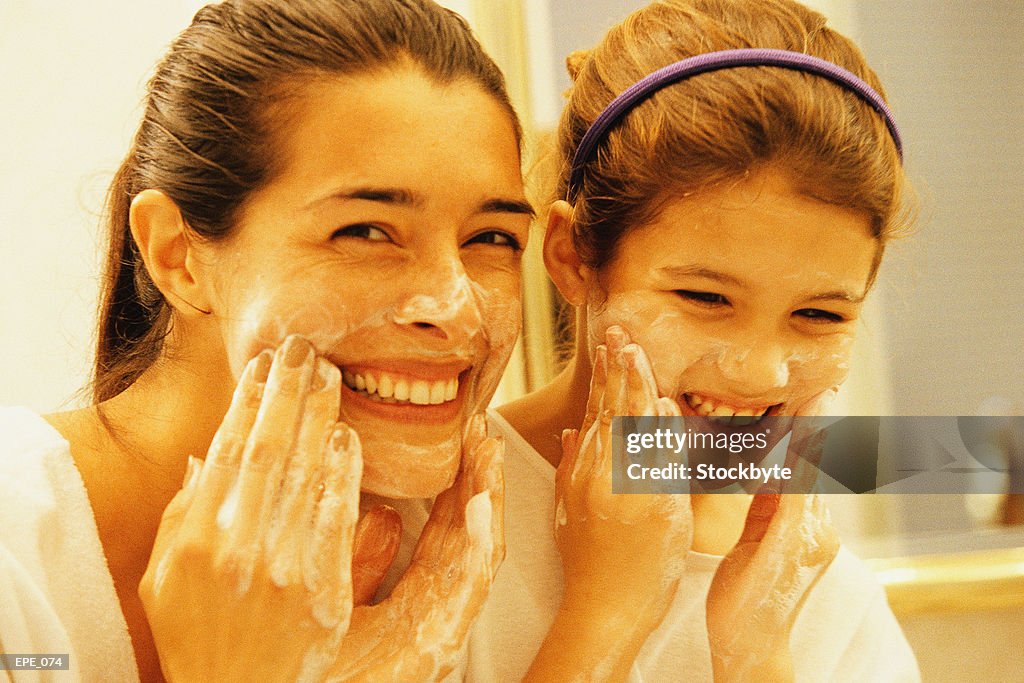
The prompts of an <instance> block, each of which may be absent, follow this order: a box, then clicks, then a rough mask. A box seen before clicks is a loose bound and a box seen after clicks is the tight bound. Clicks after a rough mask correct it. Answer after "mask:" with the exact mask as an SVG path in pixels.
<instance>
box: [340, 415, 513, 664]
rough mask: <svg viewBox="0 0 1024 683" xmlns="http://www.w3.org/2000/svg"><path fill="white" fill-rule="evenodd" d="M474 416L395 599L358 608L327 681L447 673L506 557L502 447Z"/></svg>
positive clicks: (396, 589)
mask: <svg viewBox="0 0 1024 683" xmlns="http://www.w3.org/2000/svg"><path fill="white" fill-rule="evenodd" d="M485 431H486V425H485V420H484V418H483V416H482V415H478V416H475V417H474V418H473V419H472V420H471V422H470V425H469V428H468V429H467V432H466V436H465V438H464V444H463V459H462V467H461V470H460V472H459V476H458V478H457V479H456V481H455V483H454V484H453V485H452V487H451V488H450V489H448V490H447V491H445V492H443V493H442V494H441V495H439V496H438V497H437V499H436V500H435V501H434V506H433V508H432V509H431V514H430V518H429V520H428V521H427V525H426V526H425V527H424V530H423V532H422V534H421V536H420V539H419V542H418V543H417V546H416V549H415V551H414V553H413V559H412V563H411V565H410V567H409V569H408V570H407V571H406V573H405V574H404V575H403V577H402V579H401V580H400V581H399V583H398V584H397V585H396V586H395V589H394V590H393V591H392V593H391V595H390V596H389V597H388V598H386V599H385V600H383V601H382V602H381V603H380V604H378V605H373V606H370V607H357V608H356V609H355V611H354V613H353V616H352V623H351V627H350V629H349V633H348V635H347V636H346V638H345V640H344V642H343V643H342V646H341V650H340V654H339V655H338V657H337V660H336V662H335V666H334V668H333V669H332V671H331V675H330V680H366V681H374V680H437V679H439V678H441V677H443V676H444V675H446V674H447V672H448V671H450V670H451V669H452V668H453V667H454V664H455V661H456V659H457V657H458V655H459V652H460V651H461V648H462V645H463V643H464V642H465V639H466V637H467V636H468V632H469V628H470V626H471V625H472V623H473V620H474V619H475V617H476V615H477V614H478V613H479V610H480V608H481V607H482V605H483V602H484V600H485V599H486V597H487V594H488V592H489V590H490V585H491V582H492V581H493V579H494V576H495V573H496V571H497V568H498V565H499V564H500V562H501V560H502V558H503V557H504V552H505V546H504V511H503V503H504V479H503V476H502V458H503V453H504V445H503V443H502V442H501V440H499V439H493V438H486V433H485Z"/></svg>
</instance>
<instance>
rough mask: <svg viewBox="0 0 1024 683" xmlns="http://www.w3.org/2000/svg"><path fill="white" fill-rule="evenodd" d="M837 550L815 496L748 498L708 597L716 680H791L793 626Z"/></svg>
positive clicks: (835, 537) (760, 495) (771, 494)
mask: <svg viewBox="0 0 1024 683" xmlns="http://www.w3.org/2000/svg"><path fill="white" fill-rule="evenodd" d="M723 495H728V494H723ZM838 551H839V537H838V535H837V534H836V531H835V528H833V526H832V524H831V521H830V520H829V515H828V511H827V510H826V509H825V505H824V501H823V500H822V498H821V496H819V495H804V494H784V495H780V494H778V493H775V492H773V491H767V492H762V493H758V494H757V495H755V496H754V500H753V502H752V503H751V506H750V511H749V512H748V513H747V522H746V526H745V527H744V529H743V535H742V536H741V537H740V540H739V542H737V544H736V547H735V548H733V550H732V551H731V552H730V553H729V554H728V555H727V556H726V557H725V559H724V560H722V564H721V565H719V567H718V571H717V572H716V573H715V578H714V579H713V580H712V582H711V589H710V591H709V593H708V601H707V625H708V640H709V643H710V645H711V661H712V666H713V669H714V674H715V681H716V682H719V683H720V682H721V681H747V680H758V681H791V680H793V665H792V657H791V654H790V650H789V638H790V633H791V631H792V628H793V624H794V623H795V622H796V618H797V615H798V614H799V613H800V609H801V607H802V606H803V604H804V600H805V599H806V598H807V595H808V593H809V592H810V590H811V588H812V587H813V586H814V584H815V583H816V582H817V581H818V579H819V578H821V576H822V574H824V573H825V570H826V569H827V568H828V566H829V564H830V563H831V562H832V560H833V559H834V558H835V556H836V553H837V552H838Z"/></svg>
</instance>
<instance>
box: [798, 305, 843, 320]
mask: <svg viewBox="0 0 1024 683" xmlns="http://www.w3.org/2000/svg"><path fill="white" fill-rule="evenodd" d="M793 315H798V316H800V317H801V318H806V319H808V320H814V321H816V322H818V321H820V322H826V323H841V322H846V318H844V317H843V316H841V315H839V314H838V313H832V312H831V311H823V310H821V309H820V308H801V309H800V310H799V311H794V312H793Z"/></svg>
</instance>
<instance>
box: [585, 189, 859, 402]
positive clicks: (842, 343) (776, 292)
mask: <svg viewBox="0 0 1024 683" xmlns="http://www.w3.org/2000/svg"><path fill="white" fill-rule="evenodd" d="M869 229H870V223H869V219H868V218H867V216H865V215H863V214H860V213H856V212H853V211H850V210H848V209H844V208H842V207H838V206H835V205H832V204H827V203H824V202H821V201H818V200H815V199H812V198H810V197H808V196H806V195H803V194H799V193H798V192H796V191H795V189H794V188H793V187H792V185H791V184H790V182H789V180H788V178H787V176H786V175H785V174H783V173H781V172H779V171H773V170H765V171H762V172H760V173H758V174H755V175H753V176H750V177H748V178H746V179H744V180H742V181H740V182H737V183H735V184H733V185H730V186H725V187H722V188H718V189H713V190H709V191H705V192H702V193H699V194H694V195H690V196H684V197H679V198H676V199H672V200H670V201H669V202H668V203H667V204H666V206H665V209H664V211H662V212H661V214H660V215H659V217H658V218H657V219H656V220H655V221H654V222H653V223H651V224H650V225H646V226H643V227H639V228H636V229H634V230H632V231H631V232H629V233H628V234H627V235H626V236H625V237H624V238H623V240H622V241H621V242H620V244H619V247H618V252H617V254H616V256H615V259H614V260H613V261H612V262H611V263H610V264H609V265H608V266H607V267H606V268H604V269H603V270H602V271H601V273H600V274H599V275H597V276H596V279H597V282H598V284H599V286H597V287H591V290H590V291H591V293H592V296H591V301H590V302H589V304H588V309H589V310H588V316H587V319H588V321H589V322H588V324H589V335H590V336H589V339H590V342H589V346H590V348H591V349H594V348H595V347H596V346H597V344H599V343H601V342H602V341H603V339H604V333H605V330H606V329H607V328H608V327H609V326H610V325H612V324H616V323H617V324H620V325H622V326H623V327H625V328H626V330H628V331H629V333H630V334H631V336H632V338H633V340H634V341H636V342H638V343H639V344H640V345H641V346H642V347H643V348H644V349H645V350H646V352H647V353H648V355H649V356H650V359H651V363H652V365H653V368H654V374H655V377H656V378H657V381H658V388H659V390H660V392H661V394H662V395H664V396H669V397H671V398H674V399H675V400H676V401H677V402H678V403H679V406H680V408H681V409H682V411H683V414H684V415H710V414H713V415H723V416H733V415H746V416H755V417H756V416H760V415H765V414H773V415H792V414H795V413H796V412H797V411H798V410H800V408H801V407H802V406H804V405H806V404H808V402H809V401H810V400H811V399H814V398H816V397H817V396H818V395H819V394H821V393H822V392H825V391H827V390H829V389H831V388H834V387H837V386H838V385H839V384H841V383H842V382H843V380H844V379H845V378H846V375H847V372H848V362H849V356H850V349H851V345H852V342H853V336H854V328H855V326H856V321H857V318H858V316H859V315H860V310H861V305H862V302H863V300H864V296H865V294H866V291H867V287H868V279H869V276H870V274H871V270H872V266H873V261H874V258H875V254H876V251H877V249H878V243H877V240H876V239H875V238H873V237H872V236H871V234H870V231H869Z"/></svg>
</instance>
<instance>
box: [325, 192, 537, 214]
mask: <svg viewBox="0 0 1024 683" xmlns="http://www.w3.org/2000/svg"><path fill="white" fill-rule="evenodd" d="M328 199H338V200H341V201H346V200H352V199H359V200H363V201H369V202H380V203H382V204H392V205H395V206H408V207H411V208H414V209H419V208H423V206H425V205H426V203H427V201H426V198H425V197H424V196H423V195H421V194H419V193H417V192H413V191H412V190H407V189H405V188H401V187H354V188H346V189H339V190H334V191H332V192H330V193H329V194H327V195H324V196H322V197H319V198H318V199H314V200H313V201H311V202H310V203H309V204H307V205H306V207H305V208H307V209H308V208H311V207H313V206H315V205H317V204H319V203H321V202H324V201H327V200H328ZM477 212H478V213H515V214H525V215H527V216H530V217H531V218H533V217H536V215H537V212H536V210H535V209H534V208H533V206H532V205H531V204H530V203H529V202H528V201H526V200H525V199H512V198H505V197H496V198H494V199H488V200H486V201H484V202H483V203H481V204H480V207H479V208H478V209H477Z"/></svg>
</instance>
